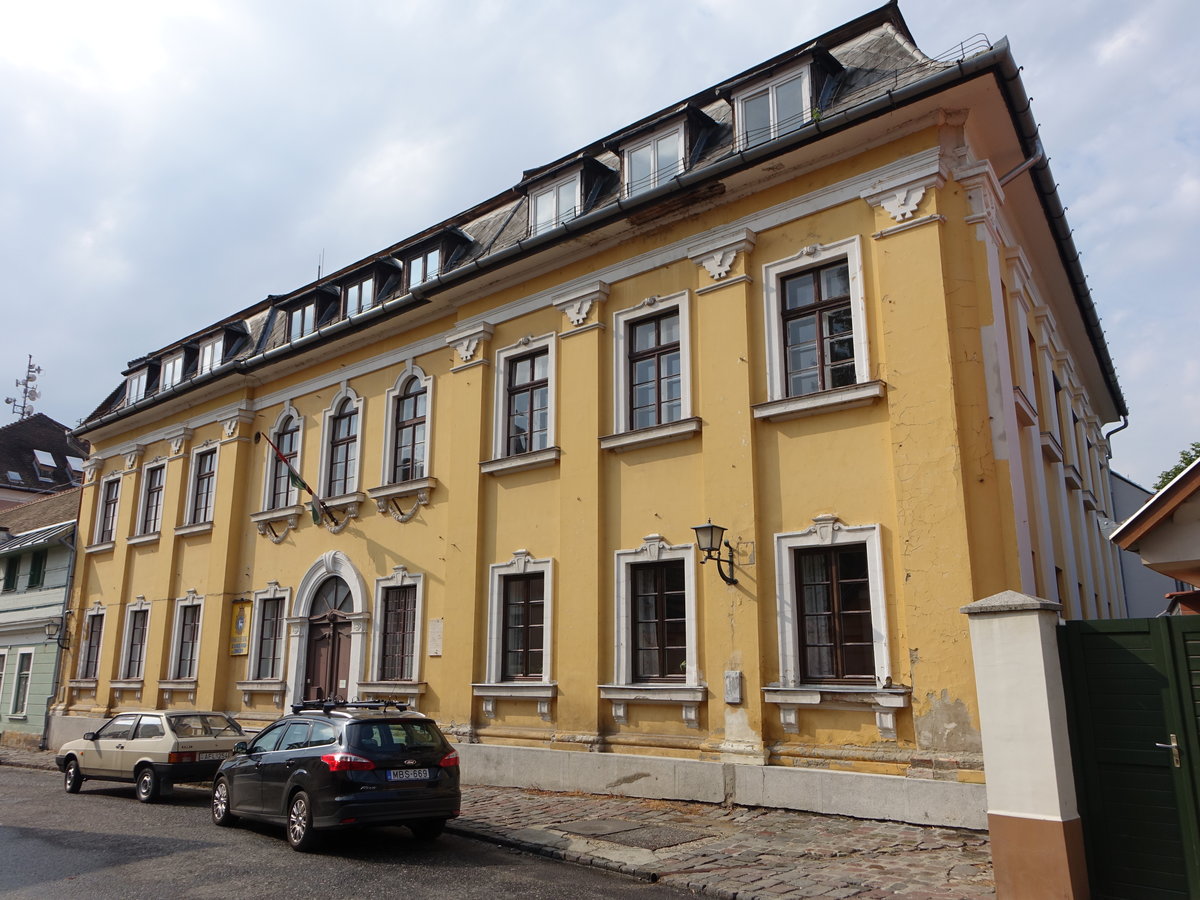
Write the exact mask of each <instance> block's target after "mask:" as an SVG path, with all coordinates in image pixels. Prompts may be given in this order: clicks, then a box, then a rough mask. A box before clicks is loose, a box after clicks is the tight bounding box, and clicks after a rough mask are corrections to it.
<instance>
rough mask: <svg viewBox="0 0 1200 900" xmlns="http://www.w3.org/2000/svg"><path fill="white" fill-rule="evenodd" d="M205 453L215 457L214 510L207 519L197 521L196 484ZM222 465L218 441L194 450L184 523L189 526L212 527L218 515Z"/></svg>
mask: <svg viewBox="0 0 1200 900" xmlns="http://www.w3.org/2000/svg"><path fill="white" fill-rule="evenodd" d="M205 453H212V455H213V470H212V509H210V510H209V516H208V518H207V519H202V520H197V519H196V483H197V481H198V479H199V475H200V471H199V465H198V462H199V460H200V457H201V456H202V455H204V454H205ZM220 464H221V449H220V445H219V444H218V443H217V442H216V441H205V442H204V443H203V444H201V445H200V446H198V447H196V448H195V449H193V450H192V459H191V465H190V467H189V469H188V492H187V512H186V515H185V518H184V522H186V523H187V524H188V525H212V523H213V520H214V519H215V518H216V514H217V478H218V477H219V475H218V473H219V471H220Z"/></svg>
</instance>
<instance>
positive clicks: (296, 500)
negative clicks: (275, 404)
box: [251, 400, 304, 534]
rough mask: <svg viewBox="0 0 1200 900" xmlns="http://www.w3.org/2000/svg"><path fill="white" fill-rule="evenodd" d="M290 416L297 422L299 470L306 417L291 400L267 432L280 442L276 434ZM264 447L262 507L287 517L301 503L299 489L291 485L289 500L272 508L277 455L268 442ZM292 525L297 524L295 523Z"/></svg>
mask: <svg viewBox="0 0 1200 900" xmlns="http://www.w3.org/2000/svg"><path fill="white" fill-rule="evenodd" d="M288 418H290V419H292V421H294V422H295V423H296V461H295V462H294V463H293V464H292V468H293V469H295V470H296V471H297V472H299V471H300V465H301V463H302V461H303V460H302V456H303V453H304V417H303V416H302V415H300V413H298V412H296V407H294V406H293V405H292V401H291V400H288V401H287V402H286V403H284V405H283V409H281V410H280V411H279V415H278V416H276V417H275V421H274V422H273V423H272V424H271V429H270V431H268V432H267V434H268V435H269V436H270V438H271V441H272V443H275V444H278V443H279V442H278V441H277V440H276V439H275V436H276V435H277V434H278V433H279V429H280V428H282V427H283V423H284V421H285V420H286V419H288ZM264 449H265V450H266V453H265V454H264V456H265V460H264V463H263V494H262V506H261V507H260V509H261V511H262V512H264V513H266V512H279V513H282V515H281V516H280V518H287V515H288V513H290V512H291V510H292V508H293V507H296V506H300V505H301V500H300V497H299V496H298V494H299V489H298V488H295V487H289V488H288V494H287V500H288V502H287V503H285V504H284V505H283V506H280V507H276V508H274V509H272V508H271V488H272V483H273V482H272V478H271V476H272V474H273V473H274V470H275V460H276V457H275V451H274V450H272V449H271V445H270V444H267V445H266V446H265V447H264ZM256 515H257V514H256ZM251 521H254V522H257V521H258V520H257V519H253V518H252V519H251ZM268 521H274V520H268ZM292 527H295V526H294V525H293V526H292ZM262 533H263V530H262V529H261V528H260V529H259V534H262Z"/></svg>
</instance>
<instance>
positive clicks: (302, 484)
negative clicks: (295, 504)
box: [259, 432, 337, 525]
mask: <svg viewBox="0 0 1200 900" xmlns="http://www.w3.org/2000/svg"><path fill="white" fill-rule="evenodd" d="M259 433H260V434H261V433H262V432H259ZM263 438H264V439H265V440H266V442H267V443H268V444H270V445H271V449H272V450H274V451H275V458H276V459H277V460H279V461H280V462H281V463H283V466H284V468H285V469H287V473H288V481H289V482H291V485H292V487H294V488H295V489H296V490H298V491H305V492H306V493H307V494H308V496H309V497H311V498H312V499H311V500H309V501H308V508H309V509H310V510H311V511H312V520H313V524H314V525H320V524H321V519H322V517H323V516H325V515H329V508H328V507H327V506H326V505H325V504H324V503H323V502H322V501H321V499H320V498H319V497H318V496H317V495H316V493H315V492H314V491H313V489H312V488H310V487H309V486H308V483H307V482H306V481H305V480H304V479H303V478H301V477H300V473H299V472H297V471H296V470H295V469H293V468H292V464H291V462H290V461H289V460H288V458H287V457H286V456H284V455H283V454H282V453H281V452H280V451H279V448H278V447H276V446H275V442H274V441H272V440H271V439H270V438H269V437H267V436H266V435H265V434H264V435H263ZM329 518H330V520H331V521H334V520H333V516H332V515H329ZM334 524H335V525H336V524H337V522H336V521H334Z"/></svg>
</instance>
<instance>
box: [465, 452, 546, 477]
mask: <svg viewBox="0 0 1200 900" xmlns="http://www.w3.org/2000/svg"><path fill="white" fill-rule="evenodd" d="M560 456H562V450H560V449H559V448H558V447H547V448H546V449H545V450H533V451H531V452H529V453H518V454H517V455H516V456H505V457H501V458H500V459H488V460H484V461H483V462H481V463H480V464H479V470H480V471H481V472H483V473H484V474H485V475H504V474H507V473H509V472H523V471H525V470H526V469H540V468H542V467H544V466H554V465H558V458H559V457H560Z"/></svg>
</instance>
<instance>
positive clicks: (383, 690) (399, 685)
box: [358, 681, 429, 700]
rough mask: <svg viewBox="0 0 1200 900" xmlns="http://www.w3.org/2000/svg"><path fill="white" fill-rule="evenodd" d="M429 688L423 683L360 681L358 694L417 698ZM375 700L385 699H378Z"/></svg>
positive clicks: (381, 698)
mask: <svg viewBox="0 0 1200 900" xmlns="http://www.w3.org/2000/svg"><path fill="white" fill-rule="evenodd" d="M428 687H429V685H428V684H426V683H425V682H424V681H360V682H359V683H358V690H359V693H363V692H367V693H371V694H391V695H395V696H400V697H418V696H420V695H421V694H424V693H425V691H426V689H427V688H428ZM376 699H380V700H383V699H387V698H384V697H379V698H376Z"/></svg>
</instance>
